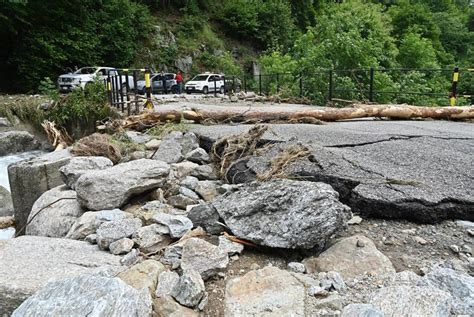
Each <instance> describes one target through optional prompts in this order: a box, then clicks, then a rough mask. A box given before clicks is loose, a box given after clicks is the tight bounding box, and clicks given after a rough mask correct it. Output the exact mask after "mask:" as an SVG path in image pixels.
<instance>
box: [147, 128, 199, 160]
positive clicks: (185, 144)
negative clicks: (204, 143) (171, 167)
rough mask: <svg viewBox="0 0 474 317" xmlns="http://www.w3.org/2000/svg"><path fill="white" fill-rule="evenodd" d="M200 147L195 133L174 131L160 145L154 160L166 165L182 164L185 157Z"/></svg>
mask: <svg viewBox="0 0 474 317" xmlns="http://www.w3.org/2000/svg"><path fill="white" fill-rule="evenodd" d="M198 147H199V142H198V139H197V137H196V135H195V134H194V133H184V134H183V133H182V132H180V131H173V132H171V133H169V134H168V135H166V136H165V137H164V138H163V140H162V141H161V143H160V147H159V148H158V150H157V151H156V153H155V155H154V156H153V159H155V160H160V161H164V162H166V163H178V162H181V161H182V160H183V158H184V156H185V155H186V154H187V153H189V152H191V151H192V150H194V149H197V148H198Z"/></svg>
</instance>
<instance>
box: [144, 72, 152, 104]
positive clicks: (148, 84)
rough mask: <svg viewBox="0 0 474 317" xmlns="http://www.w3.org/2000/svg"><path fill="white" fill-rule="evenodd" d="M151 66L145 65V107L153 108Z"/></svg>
mask: <svg viewBox="0 0 474 317" xmlns="http://www.w3.org/2000/svg"><path fill="white" fill-rule="evenodd" d="M150 74H151V71H150V67H149V66H147V67H145V89H146V102H145V108H147V109H153V102H152V101H151V81H150Z"/></svg>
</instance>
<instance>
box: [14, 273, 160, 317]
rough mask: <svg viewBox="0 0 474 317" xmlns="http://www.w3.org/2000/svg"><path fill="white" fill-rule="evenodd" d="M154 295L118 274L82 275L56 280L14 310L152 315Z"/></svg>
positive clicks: (22, 315) (21, 314)
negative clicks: (121, 278)
mask: <svg viewBox="0 0 474 317" xmlns="http://www.w3.org/2000/svg"><path fill="white" fill-rule="evenodd" d="M151 313H152V301H151V297H150V296H149V295H148V294H146V293H144V291H139V290H136V289H135V288H133V287H131V286H129V285H127V284H126V283H125V282H123V281H121V280H120V279H119V278H114V277H104V276H90V275H83V276H77V277H70V278H66V279H62V280H59V281H53V282H50V283H48V284H47V285H45V286H44V287H43V288H41V289H40V290H39V291H38V292H37V293H35V294H34V295H33V296H31V297H30V298H28V299H27V300H26V301H25V302H24V303H23V304H21V306H20V307H18V308H17V309H16V310H15V311H14V312H13V314H12V316H13V317H26V316H31V317H33V316H102V317H107V316H151Z"/></svg>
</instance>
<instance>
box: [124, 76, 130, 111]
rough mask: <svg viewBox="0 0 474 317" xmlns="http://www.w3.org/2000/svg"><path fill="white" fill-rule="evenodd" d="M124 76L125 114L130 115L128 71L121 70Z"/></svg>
mask: <svg viewBox="0 0 474 317" xmlns="http://www.w3.org/2000/svg"><path fill="white" fill-rule="evenodd" d="M123 74H124V76H125V97H127V98H126V99H127V114H128V115H130V95H129V93H130V83H129V82H128V69H124V70H123Z"/></svg>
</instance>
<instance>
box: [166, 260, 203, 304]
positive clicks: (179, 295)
mask: <svg viewBox="0 0 474 317" xmlns="http://www.w3.org/2000/svg"><path fill="white" fill-rule="evenodd" d="M205 293H206V287H205V286H204V281H203V280H202V278H201V275H200V274H199V273H198V272H196V271H194V270H189V269H188V270H184V271H183V275H181V277H180V278H179V280H178V283H177V284H176V285H175V287H174V288H173V290H172V291H171V296H173V297H174V299H176V301H178V303H180V304H181V305H184V306H187V307H196V306H197V305H198V304H199V302H200V301H201V300H202V299H203V297H204V294H205Z"/></svg>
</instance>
